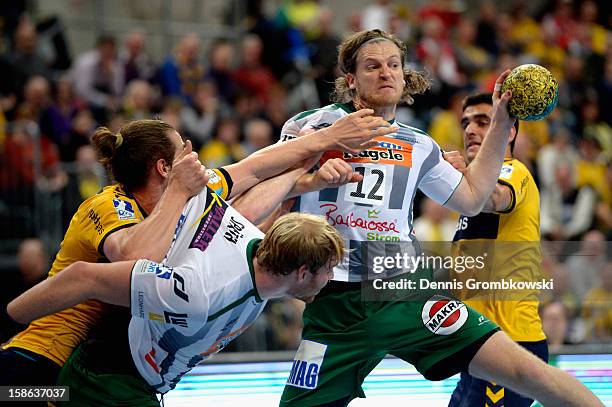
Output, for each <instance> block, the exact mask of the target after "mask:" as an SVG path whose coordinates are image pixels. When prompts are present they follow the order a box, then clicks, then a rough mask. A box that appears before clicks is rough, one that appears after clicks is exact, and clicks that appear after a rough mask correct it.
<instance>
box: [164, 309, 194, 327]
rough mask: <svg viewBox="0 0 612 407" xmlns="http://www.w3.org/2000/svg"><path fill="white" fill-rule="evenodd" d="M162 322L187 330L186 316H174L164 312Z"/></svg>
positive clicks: (172, 313) (171, 313)
mask: <svg viewBox="0 0 612 407" xmlns="http://www.w3.org/2000/svg"><path fill="white" fill-rule="evenodd" d="M164 321H166V323H168V324H172V325H178V326H182V327H183V328H188V327H189V326H188V325H187V314H175V313H174V312H168V311H164Z"/></svg>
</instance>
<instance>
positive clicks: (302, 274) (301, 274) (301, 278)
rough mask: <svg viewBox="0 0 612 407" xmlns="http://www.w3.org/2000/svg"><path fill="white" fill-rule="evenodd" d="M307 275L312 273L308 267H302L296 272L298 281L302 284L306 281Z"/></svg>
mask: <svg viewBox="0 0 612 407" xmlns="http://www.w3.org/2000/svg"><path fill="white" fill-rule="evenodd" d="M306 273H310V271H308V267H307V266H306V265H303V266H300V268H299V269H297V272H296V278H297V281H298V282H300V283H301V282H302V281H304V280H306V276H307V274H306Z"/></svg>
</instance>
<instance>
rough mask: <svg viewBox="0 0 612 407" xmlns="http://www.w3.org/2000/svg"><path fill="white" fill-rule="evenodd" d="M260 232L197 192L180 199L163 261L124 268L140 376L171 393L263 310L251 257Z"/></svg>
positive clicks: (210, 194)
mask: <svg viewBox="0 0 612 407" xmlns="http://www.w3.org/2000/svg"><path fill="white" fill-rule="evenodd" d="M262 238H263V233H262V232H261V231H260V230H259V229H257V228H256V227H255V226H254V225H252V224H251V223H250V222H249V221H248V220H246V219H245V218H244V217H243V216H242V215H240V214H239V213H238V212H237V211H236V210H234V209H233V208H232V207H230V206H228V205H227V203H225V202H224V201H223V200H222V199H221V198H220V197H219V196H218V195H216V194H215V193H214V192H211V191H210V190H209V189H208V188H205V189H204V190H202V192H200V194H199V195H197V196H195V197H193V198H192V199H190V200H189V202H187V205H186V206H185V209H184V210H183V213H182V215H181V217H180V220H179V223H178V225H177V228H176V232H175V238H174V240H173V243H172V247H171V248H170V251H169V252H168V254H167V256H166V259H165V260H164V262H163V264H157V263H154V262H150V261H147V260H139V261H138V262H137V263H136V265H135V266H134V268H133V270H132V284H131V313H132V319H131V321H130V326H129V341H130V350H131V353H132V358H133V359H134V363H135V365H136V368H137V369H138V371H139V372H140V374H141V375H142V377H144V379H145V380H146V381H147V383H149V385H151V387H153V388H154V389H156V390H157V391H158V392H160V393H165V392H167V391H169V390H171V389H173V388H174V387H175V386H176V384H177V383H178V381H179V380H180V378H181V377H182V376H183V375H184V374H185V373H187V372H188V371H189V370H191V369H192V368H193V367H194V366H196V365H197V364H198V363H199V362H200V361H202V360H203V359H205V358H207V357H208V356H209V355H211V354H214V353H216V352H218V351H220V350H221V349H223V348H224V347H225V346H226V345H227V344H228V343H229V342H230V341H231V340H232V339H234V338H235V337H237V336H238V335H240V334H241V333H242V332H243V331H244V330H246V328H248V326H249V325H250V324H251V323H253V321H255V319H256V318H257V316H258V315H259V314H260V313H261V311H262V310H263V308H264V306H265V304H266V301H262V299H261V298H260V297H259V294H258V293H257V288H256V287H255V280H254V274H253V264H252V259H253V257H254V255H255V252H256V247H257V244H258V243H259V241H261V239H262Z"/></svg>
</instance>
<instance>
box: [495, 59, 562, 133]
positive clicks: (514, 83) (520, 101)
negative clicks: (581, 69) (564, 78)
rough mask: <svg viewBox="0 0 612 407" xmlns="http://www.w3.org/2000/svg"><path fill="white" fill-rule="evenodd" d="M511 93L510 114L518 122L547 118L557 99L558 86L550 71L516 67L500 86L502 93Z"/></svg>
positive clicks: (527, 65)
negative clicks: (518, 120)
mask: <svg viewBox="0 0 612 407" xmlns="http://www.w3.org/2000/svg"><path fill="white" fill-rule="evenodd" d="M508 89H509V90H510V91H512V98H511V99H510V102H509V103H508V111H509V112H510V114H511V115H512V116H514V117H516V118H517V119H520V120H529V121H531V120H540V119H543V118H545V117H546V116H548V115H549V114H550V113H551V112H552V111H553V109H554V108H555V106H556V105H557V100H558V99H559V84H558V83H557V80H556V79H555V77H554V76H553V75H552V73H550V71H549V70H548V69H546V68H544V67H543V66H540V65H536V64H525V65H520V66H517V67H516V68H514V69H513V70H512V72H510V75H509V76H508V77H507V78H506V80H505V81H504V83H503V84H502V89H501V91H502V93H504V92H505V91H507V90H508Z"/></svg>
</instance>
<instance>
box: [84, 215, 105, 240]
mask: <svg viewBox="0 0 612 407" xmlns="http://www.w3.org/2000/svg"><path fill="white" fill-rule="evenodd" d="M87 217H88V218H89V220H91V223H93V225H94V230H95V231H96V232H98V234H99V235H101V234H103V233H104V228H103V227H102V222H100V215H99V214H98V213H97V212H96V211H94V210H93V209H90V210H89V213H88V214H87Z"/></svg>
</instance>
